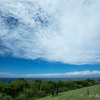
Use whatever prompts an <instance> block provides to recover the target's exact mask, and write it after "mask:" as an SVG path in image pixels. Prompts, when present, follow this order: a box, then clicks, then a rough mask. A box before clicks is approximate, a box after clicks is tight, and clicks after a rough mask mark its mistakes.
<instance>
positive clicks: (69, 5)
mask: <svg viewBox="0 0 100 100" xmlns="http://www.w3.org/2000/svg"><path fill="white" fill-rule="evenodd" d="M99 9H100V1H99V0H75V1H73V0H63V1H62V0H33V1H32V0H1V1H0V56H9V55H10V56H12V57H17V58H25V59H31V60H35V59H39V58H41V59H43V60H46V61H51V62H61V63H66V64H76V65H80V64H100V46H99V45H100V28H99V27H100V11H99Z"/></svg>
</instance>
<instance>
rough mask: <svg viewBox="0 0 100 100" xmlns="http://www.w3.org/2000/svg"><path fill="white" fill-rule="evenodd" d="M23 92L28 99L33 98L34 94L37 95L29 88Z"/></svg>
mask: <svg viewBox="0 0 100 100" xmlns="http://www.w3.org/2000/svg"><path fill="white" fill-rule="evenodd" d="M23 91H24V93H25V95H26V96H27V97H32V96H34V94H35V92H34V91H33V90H32V88H31V89H29V88H26V89H25V88H24V89H23Z"/></svg>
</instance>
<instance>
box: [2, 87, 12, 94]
mask: <svg viewBox="0 0 100 100" xmlns="http://www.w3.org/2000/svg"><path fill="white" fill-rule="evenodd" d="M2 91H3V92H4V93H6V94H7V95H13V88H12V87H11V86H10V85H9V86H7V87H3V89H2Z"/></svg>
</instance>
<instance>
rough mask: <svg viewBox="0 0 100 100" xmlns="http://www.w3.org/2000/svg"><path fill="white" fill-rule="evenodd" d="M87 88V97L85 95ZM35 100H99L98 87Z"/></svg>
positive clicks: (99, 89) (99, 88) (99, 92)
mask: <svg viewBox="0 0 100 100" xmlns="http://www.w3.org/2000/svg"><path fill="white" fill-rule="evenodd" d="M87 88H88V90H89V95H88V94H87ZM37 100H100V85H94V86H90V87H84V88H81V89H76V90H71V91H68V92H63V93H59V94H58V96H54V97H53V96H52V95H50V96H47V97H44V98H40V99H37Z"/></svg>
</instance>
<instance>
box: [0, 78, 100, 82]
mask: <svg viewBox="0 0 100 100" xmlns="http://www.w3.org/2000/svg"><path fill="white" fill-rule="evenodd" d="M17 79H19V78H0V82H1V81H2V82H3V83H9V82H10V81H16V80H17ZM24 79H25V80H26V81H29V82H30V81H31V82H33V81H34V80H36V79H39V80H42V81H50V80H51V81H55V82H57V81H59V80H61V81H64V82H66V81H68V80H72V81H80V80H86V79H90V80H92V79H93V80H95V81H97V82H100V81H99V79H100V77H97V78H24Z"/></svg>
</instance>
